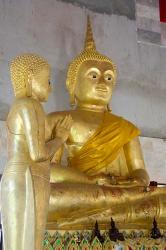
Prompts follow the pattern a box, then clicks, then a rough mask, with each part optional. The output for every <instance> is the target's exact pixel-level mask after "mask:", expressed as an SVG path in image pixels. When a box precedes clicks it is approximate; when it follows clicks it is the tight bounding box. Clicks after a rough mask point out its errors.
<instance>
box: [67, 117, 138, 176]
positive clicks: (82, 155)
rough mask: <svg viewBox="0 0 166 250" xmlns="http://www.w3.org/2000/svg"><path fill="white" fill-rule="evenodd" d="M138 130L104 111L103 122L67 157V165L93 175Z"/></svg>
mask: <svg viewBox="0 0 166 250" xmlns="http://www.w3.org/2000/svg"><path fill="white" fill-rule="evenodd" d="M139 134H140V130H139V129H138V128H137V127H136V126H135V125H133V124H132V123H131V122H129V121H127V120H125V119H123V118H122V117H118V116H116V115H113V114H111V113H109V112H105V114H104V118H103V122H102V124H101V125H100V126H99V128H98V129H97V130H96V132H95V133H94V134H93V135H92V136H91V137H90V138H89V140H88V141H87V142H86V143H85V144H84V146H83V147H82V148H81V149H80V150H79V151H78V152H77V153H76V154H75V156H74V157H72V158H70V159H69V166H71V167H74V168H77V169H79V170H80V171H81V172H84V173H86V174H87V175H90V176H92V175H95V174H96V173H98V172H99V171H100V170H101V169H103V168H105V167H106V166H107V165H108V164H110V163H111V162H113V160H115V159H116V157H117V155H118V153H119V151H120V149H121V148H122V147H123V146H124V145H125V144H126V143H128V142H129V141H131V140H132V139H133V138H134V137H136V136H138V135H139Z"/></svg>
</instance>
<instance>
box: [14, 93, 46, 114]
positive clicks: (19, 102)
mask: <svg viewBox="0 0 166 250" xmlns="http://www.w3.org/2000/svg"><path fill="white" fill-rule="evenodd" d="M25 110H29V111H31V112H33V110H35V111H36V110H43V108H42V105H41V103H40V102H39V101H37V100H35V99H33V98H30V97H27V98H26V97H25V98H18V99H16V100H15V101H14V102H13V103H12V105H11V108H10V111H9V114H10V113H13V112H14V113H19V112H20V111H25Z"/></svg>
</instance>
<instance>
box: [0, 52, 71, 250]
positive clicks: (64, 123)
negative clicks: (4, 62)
mask: <svg viewBox="0 0 166 250" xmlns="http://www.w3.org/2000/svg"><path fill="white" fill-rule="evenodd" d="M10 72H11V80H12V84H13V88H14V93H15V97H16V100H15V101H14V103H13V105H12V107H11V109H10V112H9V115H8V118H7V129H8V153H9V154H8V164H7V166H6V167H5V170H4V174H3V177H2V183H1V212H2V226H3V236H4V249H5V250H30V249H35V250H40V249H42V248H43V246H42V239H43V236H44V230H45V225H46V218H47V210H48V202H49V195H50V184H49V180H50V165H49V163H50V160H51V158H52V157H53V155H54V154H55V152H56V151H57V149H58V148H59V147H60V146H61V145H62V143H63V142H64V140H66V138H67V137H68V133H69V129H70V126H71V122H72V120H71V117H70V116H68V117H65V119H63V120H59V122H58V124H57V126H56V128H55V130H53V133H54V139H52V140H50V141H48V142H47V143H45V136H46V131H45V113H44V110H43V107H42V105H41V103H40V102H45V101H47V99H48V96H49V93H50V90H51V87H50V73H51V72H50V66H49V64H48V63H47V61H46V60H45V59H43V58H42V57H40V56H38V55H35V54H22V55H20V56H17V57H16V58H14V59H13V61H12V62H11V64H10Z"/></svg>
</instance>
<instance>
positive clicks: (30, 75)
mask: <svg viewBox="0 0 166 250" xmlns="http://www.w3.org/2000/svg"><path fill="white" fill-rule="evenodd" d="M32 79H33V72H32V71H29V72H28V75H27V81H26V95H27V97H31V96H32Z"/></svg>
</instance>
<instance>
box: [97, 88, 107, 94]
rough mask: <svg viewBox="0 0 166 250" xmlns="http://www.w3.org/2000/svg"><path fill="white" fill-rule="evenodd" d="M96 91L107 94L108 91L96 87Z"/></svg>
mask: <svg viewBox="0 0 166 250" xmlns="http://www.w3.org/2000/svg"><path fill="white" fill-rule="evenodd" d="M96 90H97V91H100V92H104V93H108V90H107V89H106V88H101V87H97V88H96Z"/></svg>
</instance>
